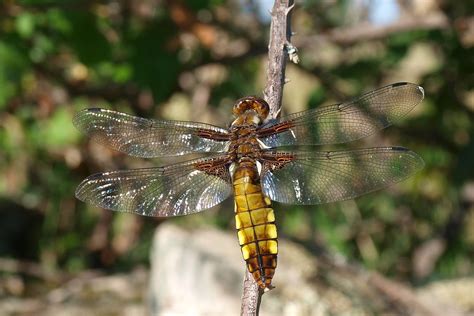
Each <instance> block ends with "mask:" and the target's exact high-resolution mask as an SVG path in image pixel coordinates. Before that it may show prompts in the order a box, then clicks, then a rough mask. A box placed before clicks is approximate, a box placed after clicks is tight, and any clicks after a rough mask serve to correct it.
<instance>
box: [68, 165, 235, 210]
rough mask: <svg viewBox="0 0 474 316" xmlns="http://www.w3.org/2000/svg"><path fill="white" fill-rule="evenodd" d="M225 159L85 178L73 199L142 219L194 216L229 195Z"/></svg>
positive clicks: (229, 189) (115, 172)
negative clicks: (137, 215)
mask: <svg viewBox="0 0 474 316" xmlns="http://www.w3.org/2000/svg"><path fill="white" fill-rule="evenodd" d="M226 162H227V159H226V158H225V157H224V156H222V157H217V158H208V159H195V160H190V161H188V162H184V163H179V164H175V165H171V166H167V167H161V168H145V169H135V170H123V171H112V172H104V173H98V174H94V175H92V176H89V177H88V178H86V179H85V180H84V181H82V183H81V184H80V185H79V186H78V187H77V189H76V197H77V198H78V199H80V200H82V201H84V202H87V203H91V204H93V205H96V206H99V207H103V208H106V209H111V210H115V211H121V212H129V213H136V214H140V215H146V216H158V217H168V216H179V215H187V214H191V213H197V212H200V211H202V210H205V209H208V208H210V207H212V206H214V205H216V204H219V203H220V202H222V201H223V200H225V199H226V198H227V197H228V196H229V195H230V193H231V185H230V175H229V171H228V168H227V167H226Z"/></svg>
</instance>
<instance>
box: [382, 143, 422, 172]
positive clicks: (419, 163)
mask: <svg viewBox="0 0 474 316" xmlns="http://www.w3.org/2000/svg"><path fill="white" fill-rule="evenodd" d="M389 148H390V149H391V150H394V151H398V152H405V153H407V154H409V155H410V157H411V158H413V162H414V164H415V165H416V168H415V170H416V172H418V171H420V170H421V169H423V168H424V167H425V161H424V160H423V158H421V156H420V155H418V154H417V153H416V152H414V151H412V150H410V149H408V148H406V147H402V146H392V147H389Z"/></svg>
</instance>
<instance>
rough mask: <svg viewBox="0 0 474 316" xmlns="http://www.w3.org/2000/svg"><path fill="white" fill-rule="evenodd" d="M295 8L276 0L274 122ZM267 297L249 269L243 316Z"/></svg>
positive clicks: (270, 90) (270, 74)
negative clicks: (292, 14) (293, 9)
mask: <svg viewBox="0 0 474 316" xmlns="http://www.w3.org/2000/svg"><path fill="white" fill-rule="evenodd" d="M293 6H294V1H293V0H275V3H274V5H273V8H272V11H271V15H272V19H271V25H270V38H269V45H268V68H267V81H266V84H265V89H264V91H263V98H264V99H265V101H267V103H268V105H269V106H270V117H271V118H273V119H276V118H278V117H279V115H280V108H281V101H282V97H283V86H284V84H285V67H286V62H287V59H288V51H287V48H288V47H289V46H291V44H290V40H291V35H292V33H291V27H290V25H291V11H292V8H293ZM293 49H294V47H293ZM263 293H264V291H263V290H262V289H260V288H259V287H258V285H257V283H256V282H255V280H254V279H253V277H252V275H251V273H250V272H248V270H247V269H245V277H244V284H243V294H242V304H241V315H258V314H259V310H260V302H261V299H262V295H263Z"/></svg>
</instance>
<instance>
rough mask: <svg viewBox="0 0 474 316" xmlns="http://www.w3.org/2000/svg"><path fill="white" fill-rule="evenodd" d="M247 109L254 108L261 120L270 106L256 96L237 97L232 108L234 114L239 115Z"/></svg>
mask: <svg viewBox="0 0 474 316" xmlns="http://www.w3.org/2000/svg"><path fill="white" fill-rule="evenodd" d="M248 110H254V111H255V112H256V113H257V115H258V117H259V118H260V120H261V121H264V120H265V119H266V118H267V116H268V113H269V111H270V107H269V106H268V103H267V102H265V100H263V99H261V98H257V97H245V98H242V99H239V100H238V101H237V102H236V103H235V105H234V108H233V110H232V112H233V114H234V116H236V117H237V116H239V115H242V114H243V113H245V112H246V111H248Z"/></svg>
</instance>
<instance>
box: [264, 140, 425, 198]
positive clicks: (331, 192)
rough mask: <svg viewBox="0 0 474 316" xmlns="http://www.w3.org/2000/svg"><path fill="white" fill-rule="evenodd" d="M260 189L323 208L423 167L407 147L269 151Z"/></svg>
mask: <svg viewBox="0 0 474 316" xmlns="http://www.w3.org/2000/svg"><path fill="white" fill-rule="evenodd" d="M263 157H264V158H263V160H262V166H263V168H262V185H263V191H264V193H265V194H266V195H267V196H268V197H270V199H272V200H275V201H278V202H281V203H288V204H320V203H328V202H334V201H340V200H347V199H352V198H355V197H357V196H360V195H362V194H365V193H368V192H371V191H374V190H377V189H381V188H384V187H387V186H389V185H391V184H393V183H396V182H399V181H401V180H404V179H406V178H408V177H409V176H410V175H412V174H414V173H415V172H417V171H418V170H420V169H422V168H423V166H424V162H423V160H422V159H421V158H420V157H419V156H418V155H417V154H415V153H414V152H412V151H410V150H408V149H406V148H403V147H380V148H367V149H360V150H352V151H331V152H305V151H295V152H265V153H264V155H263Z"/></svg>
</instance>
